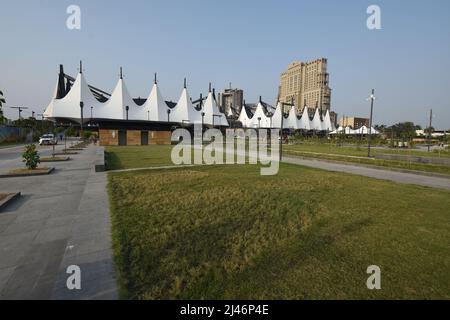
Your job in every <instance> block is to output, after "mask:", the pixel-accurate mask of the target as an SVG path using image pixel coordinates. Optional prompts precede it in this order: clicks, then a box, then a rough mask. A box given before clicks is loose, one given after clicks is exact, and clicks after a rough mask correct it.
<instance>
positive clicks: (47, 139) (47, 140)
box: [39, 133, 58, 146]
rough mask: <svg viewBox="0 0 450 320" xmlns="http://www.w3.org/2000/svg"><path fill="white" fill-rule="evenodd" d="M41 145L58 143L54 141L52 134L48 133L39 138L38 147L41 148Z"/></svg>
mask: <svg viewBox="0 0 450 320" xmlns="http://www.w3.org/2000/svg"><path fill="white" fill-rule="evenodd" d="M43 144H58V142H57V141H56V139H55V135H54V134H52V133H48V134H44V135H43V136H42V137H40V138H39V145H41V146H42V145H43Z"/></svg>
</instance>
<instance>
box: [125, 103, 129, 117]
mask: <svg viewBox="0 0 450 320" xmlns="http://www.w3.org/2000/svg"><path fill="white" fill-rule="evenodd" d="M125 110H126V111H127V120H128V110H130V107H129V106H126V107H125Z"/></svg>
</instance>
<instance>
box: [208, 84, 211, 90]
mask: <svg viewBox="0 0 450 320" xmlns="http://www.w3.org/2000/svg"><path fill="white" fill-rule="evenodd" d="M208 92H211V82H210V83H209V90H208Z"/></svg>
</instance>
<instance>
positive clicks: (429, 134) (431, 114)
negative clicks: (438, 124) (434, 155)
mask: <svg viewBox="0 0 450 320" xmlns="http://www.w3.org/2000/svg"><path fill="white" fill-rule="evenodd" d="M432 121H433V109H430V125H429V126H428V152H430V147H431V122H432Z"/></svg>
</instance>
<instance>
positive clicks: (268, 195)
mask: <svg viewBox="0 0 450 320" xmlns="http://www.w3.org/2000/svg"><path fill="white" fill-rule="evenodd" d="M139 164H140V163H139ZM259 173H260V172H259V167H258V166H251V165H240V166H237V165H228V166H227V165H224V166H208V167H196V168H184V169H182V168H179V169H170V170H167V169H166V170H152V171H150V170H148V171H135V172H126V173H110V174H109V184H108V190H109V193H110V201H111V211H112V225H113V247H114V252H115V261H116V266H117V268H118V271H119V279H120V284H121V295H122V297H123V298H131V299H359V298H361V299H386V298H393V299H423V298H425V299H431V298H439V299H450V273H449V270H450V254H449V247H450V219H449V213H450V192H447V191H443V190H438V189H431V188H426V187H419V186H412V185H402V184H396V183H392V182H388V181H382V180H376V179H370V178H366V177H361V176H354V175H347V174H342V173H332V172H325V171H320V170H315V169H309V168H305V167H301V166H294V165H287V164H283V165H282V166H281V169H280V172H279V174H278V175H275V176H261V175H260V174H259ZM369 265H378V266H380V268H381V272H382V275H381V286H382V289H381V290H374V291H372V290H368V289H367V287H366V280H367V277H368V275H367V274H366V268H367V267H368V266H369Z"/></svg>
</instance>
